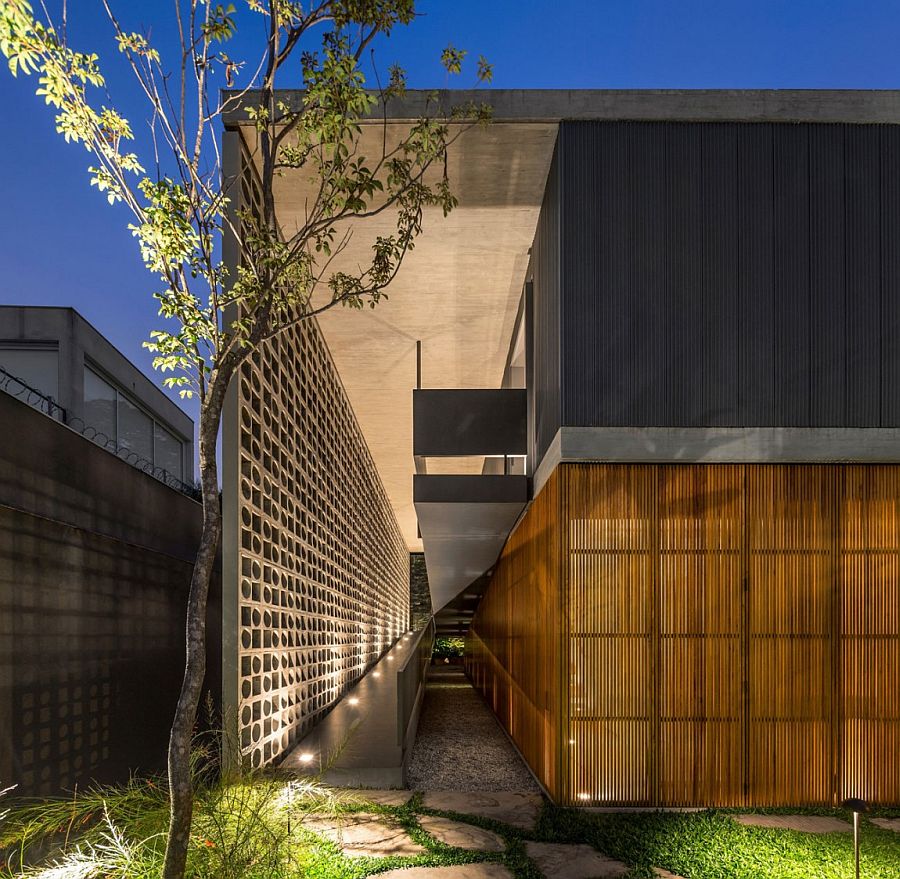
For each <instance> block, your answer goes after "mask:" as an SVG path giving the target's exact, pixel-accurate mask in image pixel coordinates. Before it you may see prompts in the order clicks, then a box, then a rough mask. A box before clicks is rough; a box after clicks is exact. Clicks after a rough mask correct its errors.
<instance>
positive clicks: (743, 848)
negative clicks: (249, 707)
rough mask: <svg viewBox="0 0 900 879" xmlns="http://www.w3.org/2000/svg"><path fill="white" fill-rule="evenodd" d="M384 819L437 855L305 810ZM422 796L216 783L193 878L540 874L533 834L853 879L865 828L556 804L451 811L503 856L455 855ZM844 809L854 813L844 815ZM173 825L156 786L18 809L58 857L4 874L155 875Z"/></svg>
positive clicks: (716, 865) (268, 782)
mask: <svg viewBox="0 0 900 879" xmlns="http://www.w3.org/2000/svg"><path fill="white" fill-rule="evenodd" d="M362 810H364V811H366V812H377V813H381V814H383V815H385V816H390V817H392V818H393V819H394V820H396V821H397V822H398V823H399V824H401V825H402V826H403V827H404V828H405V829H406V830H407V831H408V832H409V834H410V836H411V837H412V838H413V839H414V840H415V841H416V842H418V843H420V844H421V845H423V846H424V847H425V848H426V849H427V851H426V853H425V854H422V855H419V856H417V857H415V858H370V859H361V858H347V857H344V856H343V855H342V854H341V852H340V850H339V849H338V848H337V846H335V845H334V844H333V843H331V842H329V841H328V840H327V839H325V838H324V837H321V836H317V835H315V834H313V833H311V832H309V831H308V830H306V829H305V828H304V823H303V822H304V818H305V816H307V815H309V814H311V813H316V814H322V813H326V814H331V815H333V816H334V817H335V818H337V817H338V816H339V815H340V814H341V813H343V812H356V811H362ZM426 812H427V813H428V814H445V813H439V812H429V811H428V810H425V809H423V808H422V805H421V798H420V797H419V796H415V797H413V799H412V800H411V801H410V802H409V803H408V804H407V805H406V806H402V807H387V806H374V805H371V804H365V803H363V802H361V801H359V800H354V799H347V798H345V797H343V796H340V795H338V796H334V795H333V794H332V793H331V792H330V791H328V790H327V789H324V788H321V787H318V786H315V785H313V786H309V787H306V788H302V789H301V788H297V787H291V788H289V787H288V785H287V783H286V782H285V781H284V780H283V779H277V778H266V777H261V778H256V779H254V780H252V781H246V782H239V783H233V784H214V785H212V786H209V787H206V788H202V789H201V790H200V792H199V795H198V801H197V809H196V817H195V822H194V833H193V841H192V847H191V855H190V863H189V875H190V876H191V877H192V879H238V877H241V879H300V877H303V879H362V877H365V876H369V875H377V874H378V873H382V872H384V871H386V870H390V869H394V868H397V867H404V866H413V865H422V866H426V865H427V866H442V865H449V864H458V863H465V862H474V861H489V860H493V861H497V862H499V863H503V864H505V865H506V866H507V867H508V868H509V870H510V871H511V872H512V873H513V875H514V876H516V877H517V879H539V877H540V874H539V873H538V871H537V870H536V868H535V867H534V865H533V864H532V863H531V862H530V861H529V859H528V857H527V855H526V852H525V842H526V840H528V839H534V840H539V841H543V842H559V843H589V844H591V845H593V846H594V847H595V848H597V849H598V850H599V851H601V852H603V853H604V854H606V855H608V856H610V857H614V858H617V859H619V860H622V861H625V862H626V863H628V864H631V865H633V870H632V872H631V874H630V875H631V876H632V877H650V876H652V875H653V874H652V872H651V868H652V867H653V866H658V867H664V868H666V869H668V870H671V871H672V872H674V873H677V874H680V875H681V876H685V877H688V879H794V877H796V879H800V877H803V879H810V877H814V879H851V877H852V876H853V844H852V834H849V833H845V834H825V835H813V834H804V833H796V832H793V831H787V830H768V829H761V828H751V827H743V826H741V825H738V824H737V823H735V822H734V821H733V820H732V819H731V818H730V817H729V814H728V813H727V812H725V811H707V812H695V813H673V812H668V813H661V812H644V813H617V814H614V813H589V812H584V811H579V810H572V809H560V808H556V807H554V806H551V805H547V806H545V807H544V809H543V812H542V813H541V816H540V819H539V821H538V825H537V827H536V829H535V831H534V832H532V833H525V832H523V831H521V830H517V829H515V828H512V827H509V826H506V825H503V824H499V823H497V822H494V821H490V820H487V819H482V818H477V817H474V816H461V815H453V814H449V815H448V817H453V818H457V819H464V820H466V821H468V822H469V823H471V824H475V825H478V826H480V827H485V828H487V829H490V830H494V831H495V832H497V833H499V834H500V835H501V836H502V837H503V838H504V840H505V841H506V844H507V848H506V851H505V852H504V853H502V854H494V855H488V854H481V853H473V852H469V851H464V850H462V849H455V848H450V847H448V846H445V845H443V844H441V843H440V842H438V841H436V840H435V839H433V838H432V837H430V836H429V835H428V834H427V833H425V832H424V831H423V830H421V828H420V827H419V824H418V816H420V815H421V814H425V813H426ZM816 813H817V814H831V815H836V816H838V817H842V818H846V817H847V815H846V813H842V812H839V811H829V812H825V811H823V810H817V812H816ZM165 827H166V801H165V796H164V794H163V792H162V790H161V788H160V785H159V783H158V782H156V781H153V780H151V781H149V782H148V781H146V780H135V781H133V782H132V783H131V784H130V785H127V786H125V787H122V788H108V789H105V790H102V791H95V792H91V793H87V794H81V795H80V796H79V798H78V799H77V800H75V801H74V802H73V801H48V802H45V803H34V804H31V805H28V806H25V807H23V806H17V805H13V806H12V811H11V813H10V815H9V816H7V818H6V820H5V821H4V822H3V823H2V824H0V846H4V847H6V850H7V851H8V852H12V859H11V862H12V863H16V862H17V858H18V853H20V852H21V851H22V850H23V847H24V849H25V850H30V851H31V852H32V858H34V857H35V852H36V851H39V850H40V845H41V840H44V841H45V843H46V840H47V839H48V838H49V839H51V840H53V843H54V845H55V853H54V854H52V855H50V857H49V858H45V859H44V861H43V863H38V864H36V865H35V866H34V867H32V868H29V869H28V870H27V871H25V872H21V871H18V870H17V869H14V868H13V867H11V866H7V867H5V868H4V870H3V871H0V875H3V876H29V877H36V876H42V877H43V879H94V877H96V879H100V877H102V879H118V877H123V879H124V877H129V879H130V877H135V879H150V877H153V879H156V877H158V875H159V868H160V864H161V858H162V845H163V840H164V831H165ZM861 838H862V853H863V856H862V871H861V875H862V876H864V877H867V879H889V877H890V879H897V877H900V834H896V833H893V832H891V831H888V830H882V829H881V828H878V827H876V826H874V825H872V824H869V823H867V822H864V823H863V826H862V834H861Z"/></svg>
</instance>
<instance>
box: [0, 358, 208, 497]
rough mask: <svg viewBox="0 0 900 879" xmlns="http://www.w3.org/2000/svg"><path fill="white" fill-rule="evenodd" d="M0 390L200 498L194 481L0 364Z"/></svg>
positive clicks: (163, 480)
mask: <svg viewBox="0 0 900 879" xmlns="http://www.w3.org/2000/svg"><path fill="white" fill-rule="evenodd" d="M0 390H3V391H5V392H6V393H7V394H9V395H10V396H11V397H16V398H17V399H19V400H21V401H22V402H23V403H27V404H28V405H29V406H31V407H32V408H33V409H37V410H38V411H39V412H43V413H44V414H45V415H49V416H50V417H51V418H53V419H54V420H55V421H59V422H60V423H61V424H63V425H65V426H66V427H68V428H69V429H70V430H72V431H74V432H75V433H78V434H81V436H83V437H84V438H85V439H88V440H90V441H91V442H92V443H94V444H96V445H98V446H100V448H102V449H106V450H107V451H108V452H112V454H114V455H115V456H116V457H117V458H121V459H122V460H123V461H125V462H126V463H127V464H130V465H131V466H132V467H134V468H135V469H137V470H140V471H142V472H143V473H146V474H147V475H148V476H152V477H153V478H154V479H156V480H158V481H159V482H162V483H164V484H165V485H168V486H169V488H172V489H174V490H175V491H178V492H181V494H184V495H187V496H188V497H190V498H193V499H194V500H196V501H199V500H201V499H202V494H201V492H200V489H199V488H198V487H197V486H196V485H191V484H189V483H187V482H183V481H182V480H180V479H179V478H178V477H177V476H174V475H173V474H171V473H169V471H168V470H165V469H163V468H162V467H157V466H156V465H155V464H154V463H153V462H152V461H149V460H147V458H144V457H142V456H141V455H139V454H137V452H135V451H133V450H132V449H129V448H127V447H126V446H120V445H118V444H117V443H116V441H115V440H114V439H113V438H111V437H109V436H107V434H105V433H103V432H102V431H100V430H97V428H95V427H94V426H93V425H91V424H87V423H86V422H85V421H84V420H83V419H81V418H77V417H75V416H73V415H70V414H69V413H68V412H67V411H66V409H65V408H64V407H63V406H60V405H59V403H57V402H56V401H55V400H54V399H53V397H50V396H48V395H47V394H44V393H43V392H42V391H39V390H38V389H37V388H34V387H32V386H31V385H30V384H28V382H26V381H24V379H21V378H19V377H18V376H15V375H13V374H12V373H11V372H7V371H6V370H5V369H4V368H3V367H2V366H0Z"/></svg>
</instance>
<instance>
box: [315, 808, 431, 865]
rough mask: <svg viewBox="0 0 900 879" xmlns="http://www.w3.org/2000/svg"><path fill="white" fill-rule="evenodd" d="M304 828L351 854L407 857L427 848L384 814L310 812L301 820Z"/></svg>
mask: <svg viewBox="0 0 900 879" xmlns="http://www.w3.org/2000/svg"><path fill="white" fill-rule="evenodd" d="M303 828H304V829H305V830H311V831H312V832H313V833H320V834H321V835H322V836H325V837H327V838H328V839H330V840H331V841H332V842H333V843H335V844H336V845H338V846H339V847H340V849H341V851H342V852H343V853H344V854H345V855H346V856H347V857H350V858H389V857H393V856H396V857H401V858H409V857H414V856H415V855H420V854H422V853H423V852H424V851H426V849H425V848H424V847H423V846H421V845H419V844H418V843H417V842H413V840H412V839H411V838H410V836H409V834H408V833H407V832H406V831H405V830H404V829H403V828H402V827H398V826H397V825H396V824H393V823H391V822H390V821H387V820H385V817H384V816H383V815H370V814H367V813H364V812H359V813H357V814H355V815H337V816H334V817H332V816H330V815H329V816H324V815H312V816H310V817H309V818H307V819H306V820H305V821H304V822H303Z"/></svg>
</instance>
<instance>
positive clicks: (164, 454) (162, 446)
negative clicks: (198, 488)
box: [153, 424, 184, 481]
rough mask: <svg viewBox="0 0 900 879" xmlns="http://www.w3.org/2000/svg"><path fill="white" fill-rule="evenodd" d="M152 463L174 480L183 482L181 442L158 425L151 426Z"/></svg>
mask: <svg viewBox="0 0 900 879" xmlns="http://www.w3.org/2000/svg"><path fill="white" fill-rule="evenodd" d="M153 453H154V457H153V463H154V464H155V465H156V466H157V467H162V469H163V470H165V471H166V472H167V473H170V474H171V475H172V476H174V477H175V478H176V479H180V480H182V481H184V475H183V472H182V462H183V459H182V448H181V440H179V439H176V438H175V437H174V436H173V435H172V434H171V433H169V431H167V430H166V429H165V428H164V427H161V426H160V425H159V424H154V425H153Z"/></svg>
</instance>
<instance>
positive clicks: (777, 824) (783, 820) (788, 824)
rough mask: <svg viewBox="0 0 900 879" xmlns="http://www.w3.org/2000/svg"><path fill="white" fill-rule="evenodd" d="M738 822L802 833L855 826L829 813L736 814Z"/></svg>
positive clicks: (830, 831)
mask: <svg viewBox="0 0 900 879" xmlns="http://www.w3.org/2000/svg"><path fill="white" fill-rule="evenodd" d="M733 817H734V820H735V821H737V822H738V824H743V825H745V826H747V827H773V828H775V829H776V830H799V831H800V832H801V833H850V832H851V831H852V830H853V828H852V827H851V826H850V825H849V824H848V823H847V822H846V821H842V820H841V819H840V818H829V817H828V816H827V815H734V816H733Z"/></svg>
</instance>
